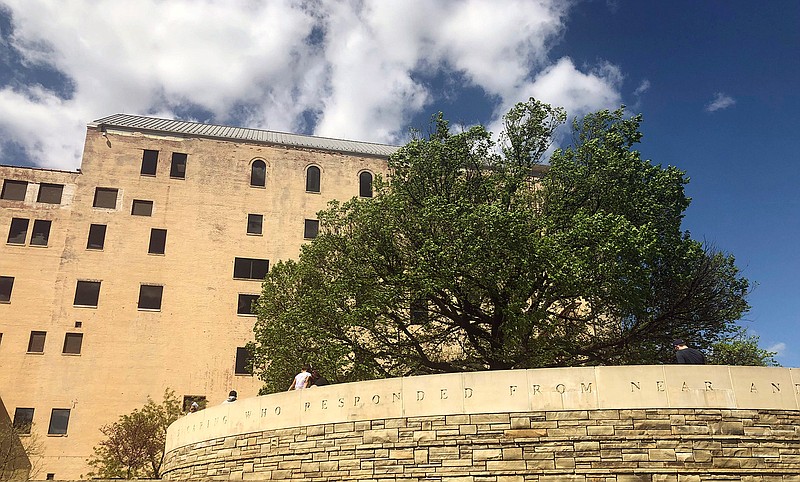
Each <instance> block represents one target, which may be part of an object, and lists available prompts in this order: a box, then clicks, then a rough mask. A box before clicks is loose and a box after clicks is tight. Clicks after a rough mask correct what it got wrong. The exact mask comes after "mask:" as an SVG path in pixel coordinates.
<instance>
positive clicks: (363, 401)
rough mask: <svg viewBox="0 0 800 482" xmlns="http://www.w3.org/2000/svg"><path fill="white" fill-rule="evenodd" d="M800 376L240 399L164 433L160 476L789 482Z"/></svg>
mask: <svg viewBox="0 0 800 482" xmlns="http://www.w3.org/2000/svg"><path fill="white" fill-rule="evenodd" d="M799 400H800V370H798V369H788V368H755V367H725V366H680V365H674V366H672V365H671V366H635V367H594V368H557V369H535V370H514V371H503V372H478V373H461V374H448V375H432V376H423V377H408V378H398V379H387V380H374V381H369V382H361V383H350V384H340V385H332V386H328V387H320V388H313V389H309V390H301V391H297V392H287V393H278V394H272V395H266V396H262V397H256V398H251V399H246V400H239V401H237V402H235V403H233V404H225V405H220V406H216V407H211V408H208V409H206V410H203V411H202V412H198V413H195V414H191V415H188V416H186V417H184V418H182V419H181V420H178V421H177V422H175V424H173V425H172V426H171V427H170V429H169V431H168V441H167V453H166V456H165V463H164V476H165V477H166V478H168V479H173V480H179V479H199V478H204V479H212V480H230V479H239V480H241V479H244V480H287V479H292V480H314V481H325V480H330V481H334V480H336V481H339V480H342V481H344V480H355V479H364V480H370V481H378V480H385V481H390V480H391V481H401V480H402V481H453V482H456V481H458V482H467V481H472V482H478V481H483V482H512V481H513V482H522V481H561V480H566V481H598V482H599V481H603V482H612V481H656V480H658V481H675V482H678V481H682V482H683V481H701V480H748V481H758V480H764V481H790V480H791V481H798V480H800V402H799Z"/></svg>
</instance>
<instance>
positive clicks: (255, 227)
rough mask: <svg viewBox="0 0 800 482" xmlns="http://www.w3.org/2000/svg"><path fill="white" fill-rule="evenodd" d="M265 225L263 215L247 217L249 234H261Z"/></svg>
mask: <svg viewBox="0 0 800 482" xmlns="http://www.w3.org/2000/svg"><path fill="white" fill-rule="evenodd" d="M263 223H264V216H262V215H261V214H248V215H247V234H261V227H262V225H263Z"/></svg>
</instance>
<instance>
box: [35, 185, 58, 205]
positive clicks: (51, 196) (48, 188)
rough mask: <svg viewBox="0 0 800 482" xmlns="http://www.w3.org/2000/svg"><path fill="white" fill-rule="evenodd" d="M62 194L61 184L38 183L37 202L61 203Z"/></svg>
mask: <svg viewBox="0 0 800 482" xmlns="http://www.w3.org/2000/svg"><path fill="white" fill-rule="evenodd" d="M62 194H64V185H63V184H46V183H42V184H40V185H39V194H38V195H37V196H36V202H37V203H48V204H61V195H62Z"/></svg>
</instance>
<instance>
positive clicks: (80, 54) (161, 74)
mask: <svg viewBox="0 0 800 482" xmlns="http://www.w3.org/2000/svg"><path fill="white" fill-rule="evenodd" d="M5 4H6V5H7V7H8V8H9V9H10V11H11V12H12V15H13V22H14V36H13V39H12V44H13V47H14V48H16V49H18V51H19V52H20V53H21V54H22V56H23V58H24V61H25V62H26V63H27V64H28V65H44V66H48V67H49V68H51V69H55V70H57V71H59V72H61V73H62V74H63V75H65V76H66V77H67V78H68V79H70V81H71V83H72V85H73V86H74V93H73V94H72V96H71V97H70V98H68V99H63V98H59V97H58V96H57V95H55V94H54V93H52V92H49V91H47V90H45V89H43V88H42V87H40V86H32V85H28V86H25V87H16V88H11V87H5V88H2V89H0V138H6V139H11V140H13V141H14V142H16V143H18V144H20V145H22V146H23V147H24V148H25V149H26V151H27V152H28V153H29V155H30V156H31V157H32V158H33V160H35V161H36V162H38V163H39V164H40V165H43V166H46V167H55V168H62V169H74V168H76V167H78V165H79V163H80V153H81V148H82V146H81V143H82V140H83V137H84V130H85V125H86V123H87V122H90V121H92V120H94V119H97V118H100V117H103V116H106V115H109V114H112V113H116V112H126V113H135V114H145V115H148V114H155V113H158V114H160V115H163V116H168V117H171V116H175V115H176V113H177V112H180V111H181V110H182V109H183V111H185V109H184V107H185V106H186V105H191V106H194V107H197V108H199V109H202V110H205V111H208V112H210V113H211V115H212V116H213V118H214V122H218V123H238V124H239V125H242V124H244V125H247V126H250V127H260V128H267V129H274V130H283V131H295V132H296V131H299V130H303V129H304V128H305V127H306V125H305V123H306V120H307V113H309V112H310V113H312V114H313V116H315V117H316V118H317V121H318V122H317V123H316V129H315V134H317V135H324V136H330V137H345V138H351V139H359V140H367V141H375V142H401V141H402V140H403V136H404V135H405V134H406V125H407V124H408V122H409V120H410V119H411V117H412V116H414V115H415V114H417V113H420V112H423V111H424V110H425V109H426V108H427V107H429V106H430V104H431V103H432V102H434V101H435V100H436V99H437V98H438V96H441V95H443V94H442V93H438V92H435V91H432V90H431V89H430V88H429V87H428V86H427V85H426V84H424V83H423V81H421V80H419V79H420V74H421V73H424V74H426V75H435V74H438V73H444V74H448V75H451V74H458V78H461V79H465V81H466V82H468V83H469V86H470V87H480V88H481V89H483V91H484V92H486V93H487V95H488V96H490V97H491V98H492V99H493V100H494V101H496V106H495V107H496V110H495V112H494V114H493V115H494V119H489V120H488V121H490V122H491V121H494V122H496V121H497V118H498V117H499V115H500V114H502V113H504V112H505V111H506V110H507V109H508V107H509V106H510V105H512V104H513V103H515V102H517V101H521V100H525V99H527V98H528V97H530V96H535V97H537V98H540V99H542V100H544V101H547V102H551V103H554V104H558V105H562V106H564V107H566V108H567V109H568V110H569V112H570V115H578V114H580V113H584V112H586V111H589V110H594V109H597V108H602V107H614V106H616V105H619V103H620V95H619V87H620V81H621V79H622V75H621V73H620V71H619V69H618V68H617V67H616V66H614V65H611V64H607V63H606V64H600V65H597V66H589V67H585V68H578V67H576V66H575V65H574V64H573V62H572V61H571V60H570V59H568V58H562V59H559V60H557V61H555V62H552V61H551V60H549V57H548V53H549V49H550V46H551V45H553V44H554V43H555V42H557V41H559V40H560V38H561V36H562V35H563V34H564V29H565V26H564V25H565V19H566V16H567V14H568V9H569V7H570V5H571V4H572V2H571V1H570V0H465V1H455V0H446V1H442V2H429V1H425V0H406V1H404V0H363V1H362V0H342V1H337V2H296V1H292V0H273V1H270V2H242V3H234V2H229V1H225V0H200V1H195V0H171V1H170V2H162V1H158V0H137V1H136V2H117V1H113V0H97V1H92V2H80V1H75V2H66V3H65V2H56V1H47V0H38V1H37V0H5ZM53 19H58V21H53ZM310 37H311V38H314V39H316V40H315V41H313V42H311V41H309V38H310ZM464 87H466V86H464Z"/></svg>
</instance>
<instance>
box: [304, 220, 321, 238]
mask: <svg viewBox="0 0 800 482" xmlns="http://www.w3.org/2000/svg"><path fill="white" fill-rule="evenodd" d="M318 234H319V220H317V219H306V221H305V226H304V227H303V237H304V238H306V239H313V238H316V237H317V235H318Z"/></svg>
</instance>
